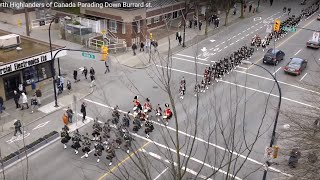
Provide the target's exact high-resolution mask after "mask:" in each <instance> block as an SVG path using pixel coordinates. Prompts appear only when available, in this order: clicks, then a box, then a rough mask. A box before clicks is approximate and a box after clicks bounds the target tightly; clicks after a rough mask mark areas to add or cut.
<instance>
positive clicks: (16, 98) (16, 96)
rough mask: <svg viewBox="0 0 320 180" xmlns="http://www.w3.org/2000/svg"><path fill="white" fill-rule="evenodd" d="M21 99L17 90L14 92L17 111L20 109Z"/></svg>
mask: <svg viewBox="0 0 320 180" xmlns="http://www.w3.org/2000/svg"><path fill="white" fill-rule="evenodd" d="M19 99H20V94H19V93H18V92H17V91H16V90H14V91H13V100H14V103H15V104H16V109H18V108H20V104H19Z"/></svg>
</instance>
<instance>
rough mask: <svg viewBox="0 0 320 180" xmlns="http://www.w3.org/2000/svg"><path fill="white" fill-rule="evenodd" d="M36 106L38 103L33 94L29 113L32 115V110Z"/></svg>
mask: <svg viewBox="0 0 320 180" xmlns="http://www.w3.org/2000/svg"><path fill="white" fill-rule="evenodd" d="M37 105H38V102H37V96H36V94H34V95H33V96H32V97H31V113H33V110H34V108H35V107H36V106H37Z"/></svg>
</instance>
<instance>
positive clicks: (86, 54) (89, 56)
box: [81, 52, 96, 59]
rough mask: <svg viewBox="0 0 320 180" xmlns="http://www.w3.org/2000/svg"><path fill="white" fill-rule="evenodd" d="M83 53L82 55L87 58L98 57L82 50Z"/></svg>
mask: <svg viewBox="0 0 320 180" xmlns="http://www.w3.org/2000/svg"><path fill="white" fill-rule="evenodd" d="M81 55H82V57H85V58H89V59H96V56H95V55H94V54H91V53H87V52H82V54H81Z"/></svg>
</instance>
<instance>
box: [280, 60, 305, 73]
mask: <svg viewBox="0 0 320 180" xmlns="http://www.w3.org/2000/svg"><path fill="white" fill-rule="evenodd" d="M307 64H308V61H307V60H305V59H302V58H290V62H289V63H288V64H287V65H286V66H285V67H284V68H283V70H284V72H285V73H289V74H295V75H297V76H298V75H300V74H301V72H302V71H303V70H304V69H305V68H306V67H307Z"/></svg>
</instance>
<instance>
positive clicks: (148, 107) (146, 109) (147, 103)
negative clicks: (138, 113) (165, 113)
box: [143, 98, 152, 113]
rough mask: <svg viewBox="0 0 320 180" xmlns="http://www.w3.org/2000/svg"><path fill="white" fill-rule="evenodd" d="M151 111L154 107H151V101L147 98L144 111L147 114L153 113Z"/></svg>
mask: <svg viewBox="0 0 320 180" xmlns="http://www.w3.org/2000/svg"><path fill="white" fill-rule="evenodd" d="M151 110H152V106H151V103H150V99H149V98H147V99H146V102H145V103H144V104H143V111H144V112H145V113H149V112H151Z"/></svg>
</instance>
